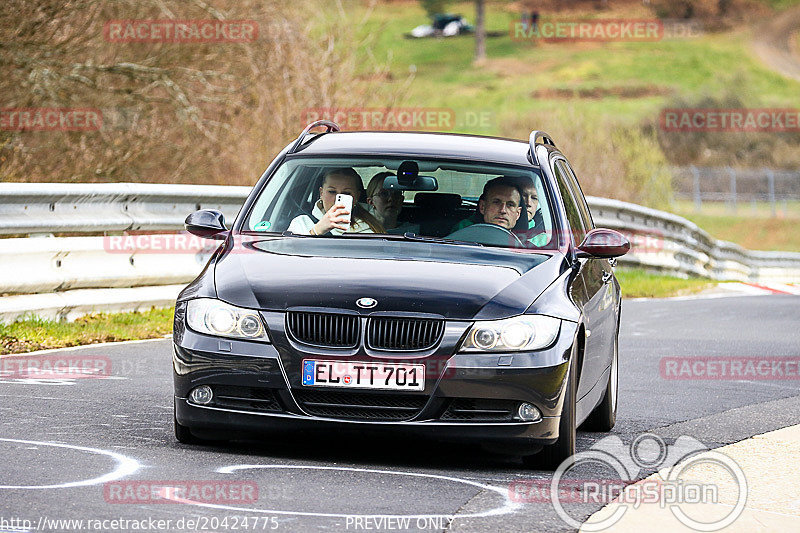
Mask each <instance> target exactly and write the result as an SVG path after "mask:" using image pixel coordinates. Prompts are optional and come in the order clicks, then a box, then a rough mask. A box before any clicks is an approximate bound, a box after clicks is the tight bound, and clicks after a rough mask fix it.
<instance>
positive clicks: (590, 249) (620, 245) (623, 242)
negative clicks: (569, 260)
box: [578, 228, 631, 257]
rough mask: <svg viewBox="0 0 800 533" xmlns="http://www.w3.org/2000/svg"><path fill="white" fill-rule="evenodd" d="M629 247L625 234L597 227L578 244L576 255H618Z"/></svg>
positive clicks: (622, 253) (623, 253)
mask: <svg viewBox="0 0 800 533" xmlns="http://www.w3.org/2000/svg"><path fill="white" fill-rule="evenodd" d="M630 249H631V243H630V242H628V239H626V238H625V236H624V235H623V234H622V233H620V232H618V231H614V230H613V229H605V228H597V229H593V230H591V231H590V232H589V233H587V234H586V238H584V239H583V242H582V243H581V244H580V246H578V257H619V256H621V255H625V254H627V253H628V251H629V250H630Z"/></svg>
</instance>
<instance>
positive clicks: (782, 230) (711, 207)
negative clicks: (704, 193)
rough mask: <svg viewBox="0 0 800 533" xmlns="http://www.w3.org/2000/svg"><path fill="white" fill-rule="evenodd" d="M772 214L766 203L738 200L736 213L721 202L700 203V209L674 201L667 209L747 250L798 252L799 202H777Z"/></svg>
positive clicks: (716, 236) (799, 239)
mask: <svg viewBox="0 0 800 533" xmlns="http://www.w3.org/2000/svg"><path fill="white" fill-rule="evenodd" d="M776 208H777V209H776V214H777V216H775V217H773V216H772V211H771V208H770V206H769V205H768V204H766V203H759V204H755V205H751V204H747V203H744V204H739V205H738V206H737V210H736V213H733V212H732V211H731V208H730V207H729V206H727V205H725V204H722V203H708V202H706V203H704V204H702V208H701V211H699V212H697V211H695V209H694V204H692V203H691V202H676V203H675V204H673V206H672V208H671V209H670V210H671V211H672V212H674V213H675V214H678V215H680V216H682V217H684V218H687V219H689V220H691V221H692V222H694V223H695V224H697V225H698V226H700V227H701V228H703V229H704V230H705V231H707V232H708V233H709V234H711V235H712V236H713V237H715V238H717V239H722V240H724V241H731V242H735V243H736V244H739V245H740V246H743V247H744V248H748V249H750V250H774V251H792V252H800V231H798V230H797V228H798V225H800V203H798V202H790V203H787V204H786V205H785V206H784V204H783V203H778V204H777V206H776Z"/></svg>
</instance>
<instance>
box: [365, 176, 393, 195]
mask: <svg viewBox="0 0 800 533" xmlns="http://www.w3.org/2000/svg"><path fill="white" fill-rule="evenodd" d="M389 176H394V174H392V173H391V172H378V173H377V174H375V175H374V176H372V179H371V180H369V185H367V198H372V197H373V196H375V193H376V192H378V189H380V188H382V187H383V182H384V181H386V178H388V177H389Z"/></svg>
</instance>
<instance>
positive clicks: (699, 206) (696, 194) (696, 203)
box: [690, 165, 703, 211]
mask: <svg viewBox="0 0 800 533" xmlns="http://www.w3.org/2000/svg"><path fill="white" fill-rule="evenodd" d="M690 168H691V169H692V176H694V210H695V211H700V210H701V209H702V208H703V201H702V200H701V199H700V171H699V170H697V167H696V166H694V165H692V166H691V167H690Z"/></svg>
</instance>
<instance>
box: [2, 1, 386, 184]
mask: <svg viewBox="0 0 800 533" xmlns="http://www.w3.org/2000/svg"><path fill="white" fill-rule="evenodd" d="M336 6H337V4H334V3H333V2H330V1H328V0H306V1H304V2H293V1H292V0H239V1H236V0H227V1H222V2H215V7H211V6H209V5H208V4H206V3H205V2H204V1H203V0H187V1H180V0H145V1H141V0H101V1H95V0H76V1H71V2H61V1H59V0H5V1H4V2H3V5H2V7H0V43H2V44H0V70H1V71H2V73H3V76H2V77H0V94H2V95H3V102H2V107H3V108H6V109H8V108H14V109H16V108H95V109H99V110H100V111H101V112H102V121H103V126H102V128H101V129H100V130H99V131H85V132H56V131H21V132H17V131H8V130H7V129H6V131H0V180H3V181H81V182H87V181H144V182H168V183H212V184H251V183H253V182H254V181H255V179H256V177H257V175H258V174H259V173H260V171H261V169H263V168H264V167H265V166H266V164H267V163H268V162H269V160H270V159H271V158H272V157H273V156H274V154H275V153H277V151H278V150H280V148H282V147H283V146H285V144H286V143H287V142H288V141H289V140H290V139H291V138H293V137H295V136H296V135H297V134H298V133H299V130H300V128H301V127H302V126H303V125H304V124H303V117H302V111H303V110H304V109H306V108H313V107H325V106H333V105H338V106H346V105H359V104H361V103H363V101H364V99H365V98H366V96H367V95H369V94H370V93H371V92H372V87H373V85H374V84H375V83H379V82H380V79H381V76H380V74H381V73H382V72H383V71H384V70H385V69H384V68H383V67H382V66H381V65H377V64H376V65H372V66H371V65H363V64H360V65H356V57H357V55H356V54H355V53H354V52H355V50H356V48H357V47H359V46H367V45H368V44H369V43H364V42H356V40H355V38H354V37H353V35H355V34H356V33H357V32H355V31H354V28H353V26H352V21H350V20H346V17H345V14H344V13H343V12H342V11H341V9H339V10H337V7H336ZM323 17H324V18H323ZM120 19H126V20H127V19H148V20H150V19H160V20H163V19H178V20H194V19H215V20H223V19H228V20H251V21H254V22H255V23H256V24H257V25H258V38H257V39H256V40H255V41H254V42H247V43H231V42H220V43H153V42H148V43H118V42H109V41H108V40H107V39H106V38H105V37H104V34H103V27H104V24H106V23H107V22H108V21H112V20H120ZM356 67H358V69H359V72H360V73H361V74H362V77H361V79H360V80H359V81H358V82H357V83H356V82H354V79H355V76H356V74H355V72H356ZM371 70H374V72H375V74H376V75H375V76H372V77H370V76H367V77H364V76H363V73H364V72H365V71H367V72H370V71H371ZM389 98H391V97H389ZM391 103H392V102H385V104H386V105H391Z"/></svg>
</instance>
